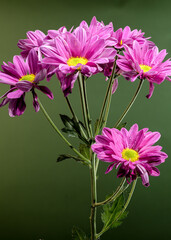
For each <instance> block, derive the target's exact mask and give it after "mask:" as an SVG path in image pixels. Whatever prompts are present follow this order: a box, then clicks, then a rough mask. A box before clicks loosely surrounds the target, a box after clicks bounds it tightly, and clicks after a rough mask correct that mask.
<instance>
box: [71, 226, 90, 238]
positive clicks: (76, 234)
mask: <svg viewBox="0 0 171 240" xmlns="http://www.w3.org/2000/svg"><path fill="white" fill-rule="evenodd" d="M72 240H88V237H87V236H86V234H85V232H84V231H83V230H81V229H80V228H78V227H75V226H74V227H73V228H72Z"/></svg>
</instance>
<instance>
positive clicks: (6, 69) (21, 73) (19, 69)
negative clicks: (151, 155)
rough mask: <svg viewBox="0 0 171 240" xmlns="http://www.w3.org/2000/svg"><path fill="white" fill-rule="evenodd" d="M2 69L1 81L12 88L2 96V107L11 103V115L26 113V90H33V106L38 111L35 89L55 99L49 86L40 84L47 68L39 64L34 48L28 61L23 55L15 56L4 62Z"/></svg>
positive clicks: (0, 73) (0, 72) (0, 105)
mask: <svg viewBox="0 0 171 240" xmlns="http://www.w3.org/2000/svg"><path fill="white" fill-rule="evenodd" d="M2 69H3V71H0V83H4V84H8V85H10V90H9V91H8V92H6V93H5V94H4V95H3V96H1V98H3V101H2V103H1V104H0V107H2V106H4V105H6V104H7V103H9V115H10V117H14V116H20V115H22V114H23V113H24V111H25V108H26V104H25V100H24V98H25V93H26V92H30V91H31V92H32V95H33V106H34V108H35V111H36V112H38V111H39V103H38V98H37V94H36V92H35V89H38V90H40V91H41V92H43V93H44V94H46V95H47V96H48V97H49V98H50V99H53V94H52V92H51V91H50V90H49V89H48V88H47V87H45V86H40V85H38V84H39V82H40V81H42V80H43V79H45V78H46V75H47V70H46V69H45V68H43V67H42V65H41V64H39V62H38V56H37V53H36V51H35V50H34V49H32V50H31V51H30V53H29V55H28V57H27V59H26V61H24V59H23V58H22V57H21V56H14V58H13V63H11V62H8V64H6V63H4V65H2Z"/></svg>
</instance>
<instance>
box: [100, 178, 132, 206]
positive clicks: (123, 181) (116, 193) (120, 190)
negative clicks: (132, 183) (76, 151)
mask: <svg viewBox="0 0 171 240" xmlns="http://www.w3.org/2000/svg"><path fill="white" fill-rule="evenodd" d="M125 181H126V180H125V178H123V179H122V181H121V183H120V184H119V186H118V188H117V189H116V191H115V192H114V193H113V194H112V196H110V197H109V198H107V199H106V200H104V201H102V202H97V203H96V204H95V206H97V207H99V206H102V205H104V204H106V203H109V202H111V201H114V200H115V199H116V198H117V197H119V195H120V194H121V193H122V192H123V191H125V190H126V189H127V187H128V186H129V185H127V186H126V187H125V188H124V184H125Z"/></svg>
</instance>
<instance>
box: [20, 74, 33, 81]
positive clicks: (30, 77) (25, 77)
mask: <svg viewBox="0 0 171 240" xmlns="http://www.w3.org/2000/svg"><path fill="white" fill-rule="evenodd" d="M35 77H36V76H35V75H34V74H28V75H24V76H22V77H21V78H20V79H19V81H28V82H31V83H33V82H34V79H35Z"/></svg>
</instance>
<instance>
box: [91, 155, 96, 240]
mask: <svg viewBox="0 0 171 240" xmlns="http://www.w3.org/2000/svg"><path fill="white" fill-rule="evenodd" d="M91 154H92V168H91V169H90V177H91V215H90V229H91V240H95V239H96V211H97V209H96V206H95V205H96V202H97V186H96V180H97V179H96V170H95V158H96V157H95V154H94V153H92V152H91Z"/></svg>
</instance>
